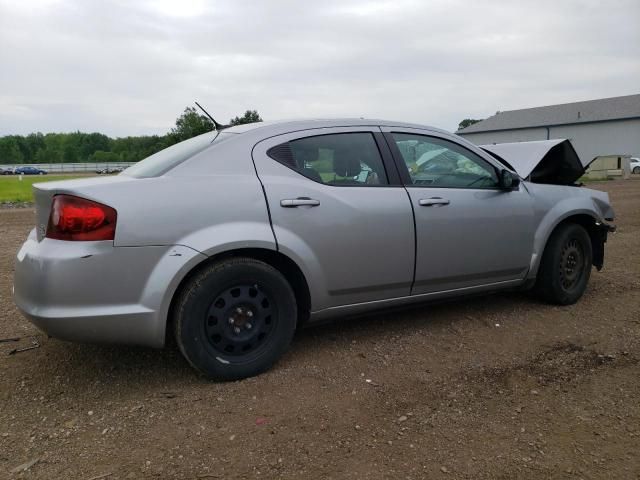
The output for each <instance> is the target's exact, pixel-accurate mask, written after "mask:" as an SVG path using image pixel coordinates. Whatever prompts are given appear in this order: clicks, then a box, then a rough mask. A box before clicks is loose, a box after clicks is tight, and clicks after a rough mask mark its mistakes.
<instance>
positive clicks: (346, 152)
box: [267, 132, 389, 186]
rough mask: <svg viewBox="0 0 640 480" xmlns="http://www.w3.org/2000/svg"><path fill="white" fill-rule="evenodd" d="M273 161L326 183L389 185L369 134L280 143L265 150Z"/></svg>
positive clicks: (344, 134) (380, 159)
mask: <svg viewBox="0 0 640 480" xmlns="http://www.w3.org/2000/svg"><path fill="white" fill-rule="evenodd" d="M267 155H269V156H270V157H271V158H273V159H274V160H276V161H278V162H280V163H282V164H283V165H286V166H287V167H289V168H291V169H293V170H295V171H296V172H298V173H300V174H301V175H304V176H305V177H307V178H309V179H311V180H313V181H315V182H318V183H324V184H326V185H336V186H376V185H388V184H389V181H388V179H387V174H386V172H385V170H384V165H383V163H382V158H381V156H380V152H379V151H378V146H377V144H376V141H375V139H374V138H373V135H372V134H371V133H365V132H363V133H336V134H329V135H318V136H314V137H305V138H300V139H298V140H291V141H289V142H285V143H281V144H280V145H276V146H275V147H271V148H270V149H269V150H268V151H267Z"/></svg>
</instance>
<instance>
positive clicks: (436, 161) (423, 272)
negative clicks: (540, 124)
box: [383, 127, 534, 294]
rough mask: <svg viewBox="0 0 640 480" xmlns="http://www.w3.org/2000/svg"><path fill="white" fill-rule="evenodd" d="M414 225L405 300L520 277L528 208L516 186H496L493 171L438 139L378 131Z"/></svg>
mask: <svg viewBox="0 0 640 480" xmlns="http://www.w3.org/2000/svg"><path fill="white" fill-rule="evenodd" d="M383 131H385V138H386V139H387V141H388V143H389V145H390V147H391V149H392V151H393V153H394V156H395V158H396V164H397V166H398V169H399V170H400V174H401V176H402V177H403V181H404V183H405V184H406V188H407V191H408V192H409V196H410V197H411V202H412V204H413V209H414V212H415V220H416V274H415V283H414V288H413V290H412V293H413V294H421V293H431V292H439V291H446V290H452V289H458V288H468V287H475V286H480V285H487V284H499V283H503V282H511V281H516V280H520V279H523V278H524V276H525V274H526V272H527V271H528V268H529V263H530V261H531V253H532V251H533V235H534V228H533V203H532V201H531V197H530V196H529V193H528V192H527V191H526V189H525V188H524V186H523V185H520V187H519V188H518V189H517V190H513V191H504V190H501V189H500V188H498V173H499V171H498V168H496V167H495V166H494V165H493V164H492V163H490V162H489V161H488V160H487V159H485V158H483V157H482V156H480V155H479V154H477V153H475V152H473V151H471V150H469V149H468V148H467V147H465V146H464V145H461V144H458V143H456V142H454V141H452V140H451V139H449V138H447V137H446V136H444V135H440V134H438V133H434V132H429V131H425V130H418V129H406V128H402V129H399V128H386V127H385V128H383Z"/></svg>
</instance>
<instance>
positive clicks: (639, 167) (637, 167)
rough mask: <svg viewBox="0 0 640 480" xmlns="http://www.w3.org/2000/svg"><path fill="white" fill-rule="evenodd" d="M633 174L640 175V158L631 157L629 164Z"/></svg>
mask: <svg viewBox="0 0 640 480" xmlns="http://www.w3.org/2000/svg"><path fill="white" fill-rule="evenodd" d="M629 166H630V170H631V173H640V158H636V157H631V161H630V162H629Z"/></svg>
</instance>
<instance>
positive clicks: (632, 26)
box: [0, 0, 640, 136]
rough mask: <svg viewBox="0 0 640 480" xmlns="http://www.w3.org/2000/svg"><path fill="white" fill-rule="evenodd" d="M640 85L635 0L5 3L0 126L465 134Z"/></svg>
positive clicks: (1, 11)
mask: <svg viewBox="0 0 640 480" xmlns="http://www.w3.org/2000/svg"><path fill="white" fill-rule="evenodd" d="M634 93H640V1H638V0H607V1H605V0H603V1H595V0H593V1H591V0H584V1H565V0H563V1H558V0H553V1H546V0H544V1H543V0H534V1H527V2H523V1H516V0H514V1H509V2H507V1H502V0H499V1H472V0H462V1H456V0H423V1H409V0H392V1H386V0H385V1H368V2H365V1H348V0H338V1H333V0H323V1H315V2H311V1H302V0H300V1H284V0H270V1H267V0H264V1H257V0H256V1H213V0H209V1H206V0H179V1H171V0H152V1H151V0H150V1H144V0H138V1H125V0H122V1H118V0H113V1H91V0H76V1H73V0H37V1H30V0H20V1H17V0H0V135H6V134H13V133H18V134H26V133H29V132H33V131H42V132H52V131H56V132H66V131H75V130H81V131H101V132H104V133H106V134H108V135H112V136H125V135H138V134H162V133H165V132H166V131H167V130H168V129H170V128H171V126H173V124H174V121H175V119H176V117H177V116H178V115H179V114H180V113H181V112H182V110H183V109H184V107H185V106H187V105H191V104H192V102H193V100H194V99H196V100H198V101H200V102H201V103H202V104H204V105H205V107H206V108H207V109H208V110H209V111H210V112H211V113H212V114H214V116H215V117H217V120H219V121H224V122H226V121H228V119H229V118H230V117H232V116H235V115H237V114H241V113H242V112H244V111H245V110H246V109H257V110H258V111H259V113H260V114H261V116H262V117H263V118H264V119H270V120H271V119H280V118H295V117H327V116H358V117H360V116H364V117H371V118H389V119H398V120H408V121H414V122H418V123H425V124H430V125H434V126H438V127H442V128H445V129H448V130H455V128H456V126H457V124H458V122H459V121H460V120H462V119H463V118H466V117H474V118H483V117H486V116H489V115H492V114H494V113H495V112H496V110H511V109H517V108H523V107H529V106H540V105H547V104H554V103H565V102H571V101H579V100H588V99H594V98H602V97H611V96H618V95H629V94H634Z"/></svg>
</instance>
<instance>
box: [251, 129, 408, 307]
mask: <svg viewBox="0 0 640 480" xmlns="http://www.w3.org/2000/svg"><path fill="white" fill-rule="evenodd" d="M381 149H386V150H384V151H383V150H381ZM383 156H384V158H385V160H384V161H383ZM253 159H254V162H255V166H256V170H257V173H258V176H259V178H260V181H261V182H262V184H263V186H264V190H265V195H266V197H267V201H268V205H269V211H270V215H271V222H272V225H273V230H274V235H275V238H276V241H277V243H278V249H279V250H280V251H281V252H283V253H284V254H285V255H287V256H289V257H290V258H291V259H293V260H294V261H295V262H296V263H297V264H298V266H299V267H300V268H301V269H302V270H303V273H304V274H305V277H306V279H307V281H308V283H309V287H310V290H311V297H312V311H318V310H322V309H324V308H328V307H334V306H339V305H348V304H354V303H360V302H368V301H375V300H382V299H387V298H393V297H401V296H407V295H409V294H410V288H411V282H412V280H413V268H414V225H413V214H412V210H411V203H410V201H409V199H408V197H407V193H406V191H405V190H404V188H403V186H402V185H401V184H400V182H399V179H397V171H392V172H390V173H391V175H389V174H388V169H389V167H391V168H395V167H394V166H393V165H389V163H390V162H391V157H390V153H389V151H388V147H387V145H386V143H385V141H384V138H382V134H381V133H380V129H379V128H367V127H365V128H362V127H360V128H357V127H347V128H323V129H314V130H305V131H303V132H296V133H291V134H286V135H280V136H277V137H274V138H270V139H267V140H264V141H262V142H260V143H258V144H257V145H256V147H255V148H254V150H253ZM385 162H386V163H387V164H386V165H385ZM394 175H395V177H394ZM390 178H391V181H390ZM394 178H395V179H396V180H395V181H394V180H393V179H394Z"/></svg>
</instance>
